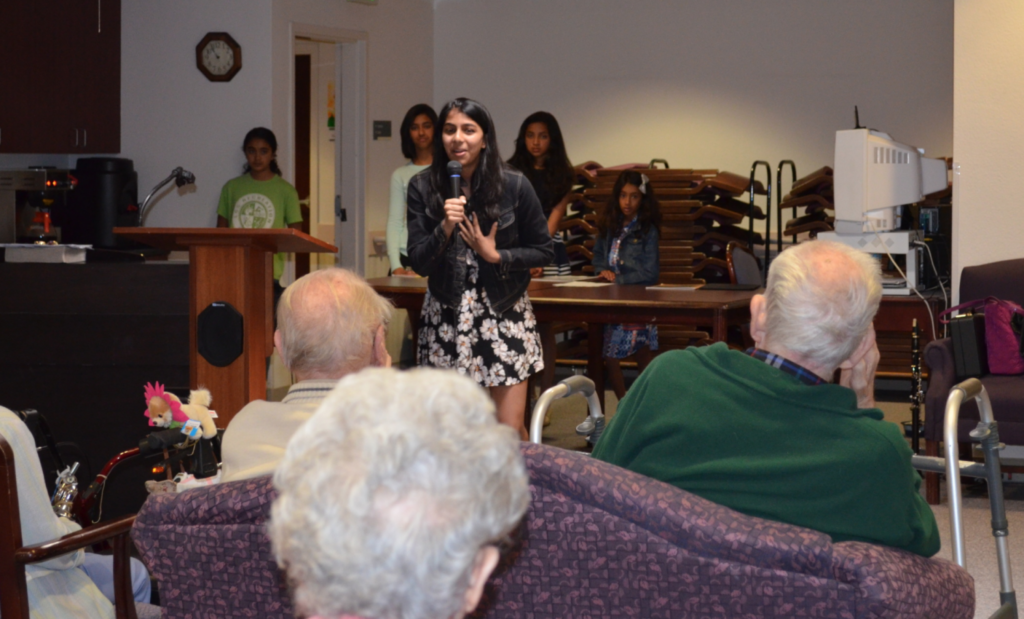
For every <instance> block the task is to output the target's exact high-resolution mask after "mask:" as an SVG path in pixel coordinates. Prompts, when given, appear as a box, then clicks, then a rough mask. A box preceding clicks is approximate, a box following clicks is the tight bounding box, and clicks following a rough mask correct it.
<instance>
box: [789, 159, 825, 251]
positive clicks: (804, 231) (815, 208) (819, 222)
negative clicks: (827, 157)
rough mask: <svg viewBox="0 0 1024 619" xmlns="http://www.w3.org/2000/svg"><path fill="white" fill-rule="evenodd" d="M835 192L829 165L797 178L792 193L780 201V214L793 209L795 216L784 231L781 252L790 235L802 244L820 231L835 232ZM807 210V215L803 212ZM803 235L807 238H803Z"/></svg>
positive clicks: (794, 240) (794, 241)
mask: <svg viewBox="0 0 1024 619" xmlns="http://www.w3.org/2000/svg"><path fill="white" fill-rule="evenodd" d="M832 194H833V192H832V168H830V167H828V166H825V167H823V168H819V169H817V170H815V171H814V172H811V173H810V174H808V175H807V176H805V177H803V178H800V179H797V180H796V181H795V182H794V183H793V187H792V188H791V189H790V191H789V193H788V194H786V196H785V197H784V198H783V200H782V202H781V203H780V204H779V217H778V219H777V220H776V221H778V222H780V223H781V222H782V214H783V213H784V212H785V211H786V209H792V215H793V218H792V219H790V220H788V221H787V222H786V226H785V230H782V231H780V232H781V235H780V236H779V240H778V243H779V247H778V249H779V251H782V238H783V237H787V236H788V237H790V238H791V240H792V242H793V243H794V244H795V243H798V242H799V241H801V240H806V239H807V238H815V237H817V236H818V233H819V232H831V231H832V230H833V229H834V228H833V227H834V225H835V221H836V218H835V209H836V207H835V202H834V201H833V195H832ZM800 209H803V214H802V215H800V214H799V211H800ZM801 237H803V238H801Z"/></svg>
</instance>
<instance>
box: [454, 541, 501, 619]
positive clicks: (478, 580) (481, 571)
mask: <svg viewBox="0 0 1024 619" xmlns="http://www.w3.org/2000/svg"><path fill="white" fill-rule="evenodd" d="M500 558H501V553H500V552H498V548H497V547H495V546H484V547H483V548H481V549H480V551H479V552H477V555H476V560H475V561H474V562H473V573H472V574H471V575H470V577H469V589H468V590H467V591H466V597H465V598H464V602H463V605H462V612H463V613H465V614H467V615H468V614H469V613H471V612H473V611H474V610H475V609H476V607H477V604H479V603H480V598H481V597H483V594H484V585H486V584H487V579H488V578H489V577H490V576H491V572H493V571H494V568H495V567H497V566H498V559H500Z"/></svg>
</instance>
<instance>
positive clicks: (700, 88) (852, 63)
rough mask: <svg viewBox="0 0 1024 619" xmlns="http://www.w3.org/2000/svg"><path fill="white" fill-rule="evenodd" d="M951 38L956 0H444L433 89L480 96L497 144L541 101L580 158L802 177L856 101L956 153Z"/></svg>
mask: <svg viewBox="0 0 1024 619" xmlns="http://www.w3.org/2000/svg"><path fill="white" fill-rule="evenodd" d="M952 40H953V2H952V0H906V1H903V2H890V1H888V0H856V1H854V0H847V1H843V2H822V1H821V0H785V1H775V2H764V1H762V0H688V1H686V2H682V1H680V2H665V1H663V0H630V1H629V2H623V1H621V0H560V1H555V2H552V1H551V0H517V1H516V2H509V1H507V0H437V3H436V8H435V15H434V97H435V102H436V103H437V104H438V105H440V104H441V103H443V102H444V101H446V100H448V99H450V98H452V97H455V96H469V97H473V98H476V99H479V100H480V101H481V102H482V103H484V104H485V105H486V106H487V107H488V108H489V109H490V111H491V113H492V115H493V116H494V120H495V123H496V125H497V130H498V137H499V139H500V144H501V149H502V154H503V155H505V156H506V158H507V157H508V156H510V155H511V153H512V143H513V140H514V138H515V134H516V132H517V130H518V128H519V123H520V122H522V119H523V118H525V117H526V115H528V114H529V113H531V112H533V111H536V110H539V109H544V110H548V111H550V112H552V113H553V114H554V115H555V116H556V117H557V118H558V120H559V123H560V124H561V126H562V131H563V133H564V134H565V138H566V144H567V147H568V150H569V156H570V158H571V159H572V160H573V161H574V162H580V161H584V160H587V159H593V160H596V161H598V162H600V163H602V164H604V165H614V164H619V163H627V162H646V161H649V160H650V159H652V158H656V157H657V158H664V159H668V161H669V163H670V164H671V165H672V166H673V167H680V168H681V167H701V168H703V167H710V168H720V169H725V170H730V171H733V172H737V173H740V174H744V175H746V174H749V171H750V165H751V163H752V162H753V161H754V160H755V159H764V160H767V161H769V162H770V163H771V165H772V167H773V170H774V167H775V165H776V164H777V163H778V161H779V160H781V159H787V158H788V159H793V160H795V161H796V164H797V168H798V172H799V173H800V175H803V174H807V173H809V172H811V171H813V170H815V169H817V168H819V167H821V166H823V165H831V164H832V159H833V149H834V140H835V131H836V130H837V129H847V128H852V127H853V106H854V105H855V104H856V105H859V106H860V112H861V122H862V123H863V124H865V125H868V126H870V127H874V128H878V129H882V130H885V131H888V132H890V133H891V134H892V135H893V137H894V138H896V139H898V140H900V141H902V142H905V143H908V144H912V145H915V146H919V147H923V148H925V149H926V150H927V152H928V154H929V155H931V156H948V155H950V154H951V153H952V146H953V140H952V135H953V134H952V119H953V73H952V71H951V67H952V61H953V49H952ZM773 176H774V173H773ZM785 185H786V188H787V190H788V187H789V183H788V181H786V182H785Z"/></svg>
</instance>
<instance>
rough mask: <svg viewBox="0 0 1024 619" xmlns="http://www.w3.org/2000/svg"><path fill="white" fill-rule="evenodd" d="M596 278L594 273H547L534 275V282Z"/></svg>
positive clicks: (574, 280) (578, 280) (579, 280)
mask: <svg viewBox="0 0 1024 619" xmlns="http://www.w3.org/2000/svg"><path fill="white" fill-rule="evenodd" d="M588 279H589V280H594V279H597V277H596V276H595V275H548V276H545V277H534V278H533V281H535V282H581V281H584V280H588Z"/></svg>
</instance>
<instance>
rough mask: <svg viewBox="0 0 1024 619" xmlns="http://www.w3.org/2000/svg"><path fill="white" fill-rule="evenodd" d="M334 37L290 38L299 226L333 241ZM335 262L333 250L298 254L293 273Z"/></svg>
mask: <svg viewBox="0 0 1024 619" xmlns="http://www.w3.org/2000/svg"><path fill="white" fill-rule="evenodd" d="M337 47H338V45H337V44H336V43H334V42H325V41H317V40H314V39H312V38H310V37H296V40H295V52H294V58H295V73H294V76H295V124H294V140H295V150H294V151H293V152H294V153H295V157H294V161H295V189H296V190H297V191H298V192H299V203H300V205H301V206H302V215H303V231H304V232H306V233H307V234H309V235H310V236H313V237H315V238H318V239H321V240H324V241H327V242H328V243H332V244H333V243H334V242H335V232H336V231H335V216H334V196H335V191H336V185H337V181H336V178H335V171H336V167H337V165H336V163H337V162H336V153H335V150H336V149H335V147H336V144H335V142H336V139H337V138H336V134H337V132H338V129H337V125H338V123H337V117H336V109H337V102H336V84H337V81H336V73H337V63H336V56H337ZM336 263H337V256H336V255H334V254H301V255H297V256H296V258H295V277H297V278H298V277H302V276H303V275H305V274H306V273H309V272H310V271H315V270H317V269H318V268H322V267H327V266H332V265H334V264H336Z"/></svg>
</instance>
